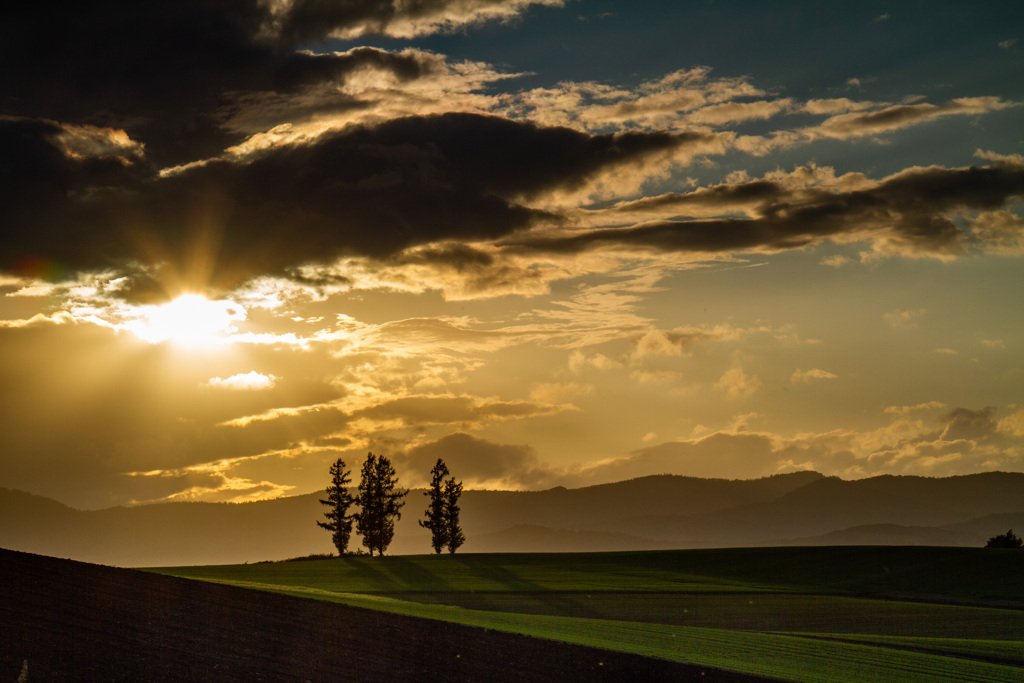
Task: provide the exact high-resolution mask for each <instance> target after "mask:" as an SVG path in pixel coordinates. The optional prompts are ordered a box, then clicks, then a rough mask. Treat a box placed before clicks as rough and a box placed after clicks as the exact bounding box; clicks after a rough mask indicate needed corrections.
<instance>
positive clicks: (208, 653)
mask: <svg viewBox="0 0 1024 683" xmlns="http://www.w3.org/2000/svg"><path fill="white" fill-rule="evenodd" d="M698 677H699V678H700V679H701V680H707V681H733V682H737V681H753V680H755V679H752V678H750V677H746V678H742V679H737V678H736V677H735V676H732V675H723V674H722V673H721V672H716V671H714V670H712V669H709V668H707V667H702V668H696V667H693V666H687V665H683V664H678V663H673V662H669V661H665V660H659V659H653V658H645V657H641V656H639V655H631V654H627V653H622V652H613V651H609V650H601V649H596V648H587V647H581V646H574V645H570V644H566V643H559V642H556V641H553V640H550V639H547V640H543V639H537V638H527V637H525V636H522V635H518V634H515V633H507V632H500V631H496V630H486V629H480V628H472V627H469V626H463V625H460V624H457V623H453V622H438V621H436V620H429V621H428V620H426V619H423V618H418V617H415V616H408V615H398V614H390V613H386V612H382V611H380V610H372V611H371V610H366V609H359V608H355V607H350V606H346V605H340V604H332V603H331V602H327V601H318V600H308V599H297V598H294V597H289V596H286V595H276V594H273V593H269V592H265V591H252V590H243V589H239V588H235V587H232V586H222V585H217V584H213V583H208V582H202V581H187V580H183V579H177V578H174V577H167V576H158V575H156V574H152V573H147V572H140V571H135V570H128V569H117V568H113V567H103V566H98V565H90V564H85V563H81V562H73V561H69V560H61V559H56V558H51V557H43V556H40V555H30V554H27V553H16V552H11V551H7V550H0V681H11V682H13V681H22V680H28V681H131V682H135V681H353V682H358V683H366V682H367V681H388V682H392V681H416V680H422V681H467V682H468V681H508V682H510V683H511V682H518V681H523V680H529V681H559V682H561V681H566V680H573V679H584V680H588V681H625V680H656V681H692V680H694V679H696V678H698Z"/></svg>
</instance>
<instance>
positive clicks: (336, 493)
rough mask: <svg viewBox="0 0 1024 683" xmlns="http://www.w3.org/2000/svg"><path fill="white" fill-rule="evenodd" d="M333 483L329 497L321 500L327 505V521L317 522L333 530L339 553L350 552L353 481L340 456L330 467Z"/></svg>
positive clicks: (332, 533)
mask: <svg viewBox="0 0 1024 683" xmlns="http://www.w3.org/2000/svg"><path fill="white" fill-rule="evenodd" d="M330 473H331V483H330V485H329V486H328V487H327V498H326V499H323V498H321V499H320V502H321V503H323V504H324V505H326V506H327V512H325V513H324V517H326V518H327V521H326V522H320V521H318V522H317V526H319V527H321V528H323V529H327V530H328V531H330V532H331V540H332V541H333V542H334V547H335V548H337V549H338V554H339V555H344V554H345V553H347V552H348V542H349V539H350V538H351V537H352V520H353V515H350V514H348V509H349V507H351V505H352V502H353V499H352V495H351V494H350V493H349V492H348V485H349V484H350V483H351V482H352V479H351V477H350V476H349V475H350V474H351V472H349V471H348V470H346V469H345V461H344V460H342V459H341V458H338V459H337V460H336V461H335V462H334V464H333V465H331V469H330Z"/></svg>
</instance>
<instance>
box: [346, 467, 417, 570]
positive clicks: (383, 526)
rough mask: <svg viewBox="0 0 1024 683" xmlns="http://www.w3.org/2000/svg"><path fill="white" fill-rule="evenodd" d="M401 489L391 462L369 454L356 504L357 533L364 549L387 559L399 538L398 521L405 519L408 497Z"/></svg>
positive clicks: (406, 492)
mask: <svg viewBox="0 0 1024 683" xmlns="http://www.w3.org/2000/svg"><path fill="white" fill-rule="evenodd" d="M408 493H409V492H408V491H403V490H401V489H399V488H398V475H397V474H396V473H395V468H394V466H392V464H391V461H390V460H388V459H387V458H386V457H384V456H383V455H379V456H378V455H374V454H373V453H368V454H367V456H366V461H365V462H363V470H362V473H361V478H360V481H359V495H357V496H356V503H358V504H359V506H360V510H359V512H358V513H356V515H355V518H356V529H357V530H358V531H359V533H360V535H361V536H362V537H363V545H364V546H366V548H367V550H369V551H370V555H373V552H374V551H375V550H376V551H377V554H379V555H383V554H384V551H385V550H387V548H388V546H389V545H391V541H392V539H393V538H394V537H395V520H398V519H401V517H402V513H401V509H402V506H403V505H405V500H403V499H404V498H405V496H406V494H408Z"/></svg>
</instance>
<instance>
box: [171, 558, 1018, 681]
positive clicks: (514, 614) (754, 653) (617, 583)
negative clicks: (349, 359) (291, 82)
mask: <svg viewBox="0 0 1024 683" xmlns="http://www.w3.org/2000/svg"><path fill="white" fill-rule="evenodd" d="M154 571H159V572H161V573H168V574H175V575H178V576H187V577H192V578H202V579H206V580H212V581H217V582H223V583H229V584H234V585H237V586H245V587H249V588H257V589H260V590H269V591H275V592H282V593H287V594H291V595H296V596H303V597H307V598H315V599H319V600H326V601H332V602H341V603H344V604H348V605H352V606H362V607H370V608H372V609H378V610H384V611H388V612H392V613H397V614H403V615H410V616H419V617H426V618H431V619H436V620H439V621H442V622H454V623H459V624H463V625H472V626H482V627H486V628H489V629H495V630H499V631H508V632H515V633H522V634H527V635H532V636H536V637H541V638H547V639H554V640H559V641H563V642H571V643H575V644H582V645H589V646H596V647H602V648H609V649H614V650H619V651H622V652H628V653H633V654H640V655H644V656H648V657H657V658H661V659H666V660H670V661H676V662H680V663H686V664H690V665H697V666H706V667H713V668H718V669H726V670H729V671H734V672H738V673H743V674H747V675H754V676H768V677H777V678H780V679H783V680H794V681H826V680H843V681H870V680H888V679H889V677H890V676H891V673H892V671H894V670H899V671H900V672H901V678H900V680H909V681H935V682H937V681H948V680H965V681H968V680H969V681H983V680H991V681H1005V680H1013V677H1014V676H1018V675H1019V674H1020V671H1021V670H1022V667H1024V586H1022V585H1021V583H1020V576H1022V575H1024V552H1015V551H985V550H982V549H957V548H856V547H847V548H763V549H732V550H692V551H656V552H631V553H589V554H522V555H519V554H511V555H456V556H412V557H383V558H380V557H378V558H368V557H350V558H338V559H326V560H310V561H301V562H299V561H297V562H282V563H264V564H256V565H243V566H237V565H236V566H221V567H178V568H164V569H158V570H154Z"/></svg>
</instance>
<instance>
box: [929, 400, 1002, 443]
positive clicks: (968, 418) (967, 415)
mask: <svg viewBox="0 0 1024 683" xmlns="http://www.w3.org/2000/svg"><path fill="white" fill-rule="evenodd" d="M995 413H996V409H995V408H991V407H989V408H982V409H981V410H972V409H970V408H955V409H954V410H952V411H950V412H949V413H947V414H945V415H943V416H942V417H940V418H939V421H940V422H941V423H943V424H945V425H946V426H945V428H944V429H943V430H942V436H941V439H942V440H943V441H959V440H961V439H967V440H978V439H985V438H987V437H991V436H992V435H994V434H995V433H996V431H997V429H998V425H997V424H996V420H995Z"/></svg>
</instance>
